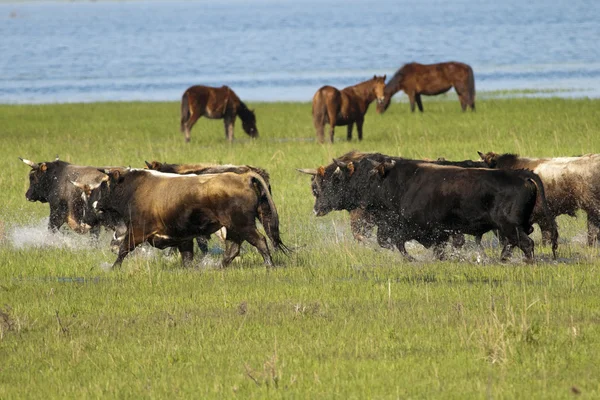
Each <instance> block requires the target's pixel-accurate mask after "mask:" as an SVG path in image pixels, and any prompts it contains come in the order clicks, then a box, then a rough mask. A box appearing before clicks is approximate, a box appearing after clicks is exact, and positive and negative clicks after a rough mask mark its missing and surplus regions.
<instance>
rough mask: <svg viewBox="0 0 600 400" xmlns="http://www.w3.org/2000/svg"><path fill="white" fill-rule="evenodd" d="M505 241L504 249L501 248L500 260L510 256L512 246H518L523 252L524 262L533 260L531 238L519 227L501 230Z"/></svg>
mask: <svg viewBox="0 0 600 400" xmlns="http://www.w3.org/2000/svg"><path fill="white" fill-rule="evenodd" d="M500 234H501V235H502V236H504V240H505V241H506V242H505V243H506V244H505V246H504V249H503V250H502V256H501V258H502V261H506V260H507V259H508V257H510V249H511V247H513V246H516V247H518V248H520V249H521V250H522V251H523V253H524V254H525V259H526V262H528V263H532V262H533V247H534V243H533V240H532V239H531V238H530V237H529V236H528V235H527V233H526V232H525V231H524V230H523V229H522V228H521V227H513V228H512V229H510V230H509V231H507V232H501V233H500Z"/></svg>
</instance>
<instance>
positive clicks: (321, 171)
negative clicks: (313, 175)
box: [317, 166, 325, 177]
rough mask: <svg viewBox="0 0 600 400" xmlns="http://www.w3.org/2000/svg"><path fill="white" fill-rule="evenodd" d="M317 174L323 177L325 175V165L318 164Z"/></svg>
mask: <svg viewBox="0 0 600 400" xmlns="http://www.w3.org/2000/svg"><path fill="white" fill-rule="evenodd" d="M317 175H319V176H320V177H324V176H325V167H323V166H320V167H319V169H317Z"/></svg>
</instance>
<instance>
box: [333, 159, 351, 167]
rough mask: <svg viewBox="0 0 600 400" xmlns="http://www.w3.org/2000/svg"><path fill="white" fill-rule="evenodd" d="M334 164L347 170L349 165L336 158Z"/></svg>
mask: <svg viewBox="0 0 600 400" xmlns="http://www.w3.org/2000/svg"><path fill="white" fill-rule="evenodd" d="M333 163H334V164H335V165H337V166H338V167H341V168H346V165H348V164H347V163H345V162H343V161H340V160H336V159H335V158H334V159H333Z"/></svg>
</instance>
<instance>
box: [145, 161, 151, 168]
mask: <svg viewBox="0 0 600 400" xmlns="http://www.w3.org/2000/svg"><path fill="white" fill-rule="evenodd" d="M144 162H145V163H146V166H147V167H148V169H152V164H150V163H149V162H148V161H145V160H144Z"/></svg>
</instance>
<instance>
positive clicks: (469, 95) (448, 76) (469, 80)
mask: <svg viewBox="0 0 600 400" xmlns="http://www.w3.org/2000/svg"><path fill="white" fill-rule="evenodd" d="M453 86H454V89H455V90H456V94H458V100H460V106H461V107H462V110H463V111H466V109H467V106H469V107H471V110H473V111H475V77H474V76H473V69H472V68H471V67H470V66H468V65H467V64H463V63H460V62H454V61H452V62H444V63H439V64H429V65H423V64H419V63H410V64H404V65H403V66H402V68H400V69H399V70H398V71H397V72H396V73H395V74H394V76H393V77H392V79H390V81H389V82H388V83H387V85H385V98H384V99H383V102H381V103H379V104H377V112H378V113H383V112H385V110H387V108H388V107H389V105H390V101H391V100H392V96H393V95H394V94H396V93H397V92H399V91H400V90H404V93H406V94H407V95H408V100H409V101H410V111H412V112H414V111H415V102H416V103H417V106H418V107H419V111H421V112H422V111H423V103H421V95H422V94H424V95H426V96H435V95H437V94H442V93H446V92H447V91H448V90H450V89H451V88H452V87H453Z"/></svg>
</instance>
